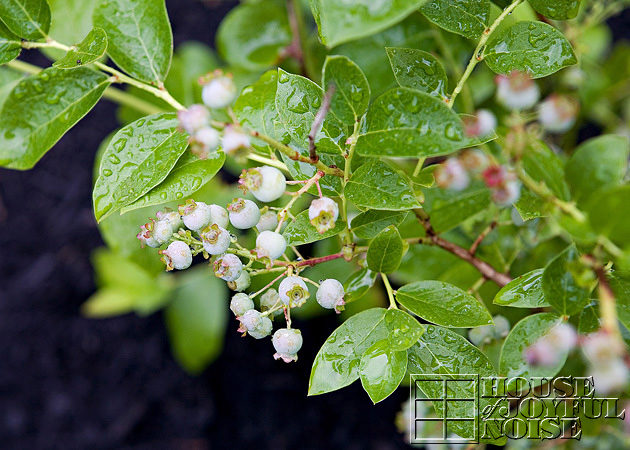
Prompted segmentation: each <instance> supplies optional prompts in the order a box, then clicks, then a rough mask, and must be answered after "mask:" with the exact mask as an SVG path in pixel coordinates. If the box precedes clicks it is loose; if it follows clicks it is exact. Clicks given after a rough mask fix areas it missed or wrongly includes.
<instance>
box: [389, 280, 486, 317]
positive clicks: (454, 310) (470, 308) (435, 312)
mask: <svg viewBox="0 0 630 450" xmlns="http://www.w3.org/2000/svg"><path fill="white" fill-rule="evenodd" d="M396 300H398V302H399V303H400V304H401V305H403V306H404V307H405V308H407V309H408V310H409V311H411V312H412V313H414V314H417V315H418V316H420V317H422V318H423V319H425V320H427V321H429V322H433V323H435V324H438V325H442V326H444V327H449V328H472V327H478V326H480V325H489V324H492V316H491V315H490V313H489V312H488V310H487V309H486V307H485V306H484V305H483V304H482V303H481V302H480V301H479V300H477V299H476V298H475V297H474V296H472V295H471V294H468V293H467V292H466V291H463V290H462V289H460V288H458V287H456V286H453V285H452V284H449V283H444V282H443V281H433V280H427V281H416V282H414V283H410V284H406V285H404V286H403V287H401V288H400V289H398V290H397V291H396Z"/></svg>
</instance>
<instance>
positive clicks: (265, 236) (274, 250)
mask: <svg viewBox="0 0 630 450" xmlns="http://www.w3.org/2000/svg"><path fill="white" fill-rule="evenodd" d="M286 249H287V240H286V239H285V238H284V236H282V235H281V234H280V233H276V232H275V231H263V232H262V233H260V234H259V235H258V237H257V238H256V255H257V256H258V257H259V258H269V259H270V260H272V261H273V260H275V259H278V258H280V257H281V256H282V255H283V254H284V252H285V250H286Z"/></svg>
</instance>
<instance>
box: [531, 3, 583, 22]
mask: <svg viewBox="0 0 630 450" xmlns="http://www.w3.org/2000/svg"><path fill="white" fill-rule="evenodd" d="M529 4H530V5H532V8H534V9H535V10H536V12H538V13H540V14H542V15H543V16H545V17H548V18H550V19H555V20H567V19H573V18H574V17H575V16H577V13H578V11H579V10H580V0H553V1H549V0H529Z"/></svg>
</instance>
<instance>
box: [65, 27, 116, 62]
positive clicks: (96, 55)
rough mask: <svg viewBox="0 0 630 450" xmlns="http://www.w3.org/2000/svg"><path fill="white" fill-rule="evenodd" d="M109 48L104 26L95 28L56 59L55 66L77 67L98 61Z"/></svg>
mask: <svg viewBox="0 0 630 450" xmlns="http://www.w3.org/2000/svg"><path fill="white" fill-rule="evenodd" d="M105 50H107V34H105V31H104V30H103V29H102V28H94V29H93V30H92V31H90V33H89V34H88V35H87V36H86V37H85V39H83V40H82V41H81V43H80V44H78V45H77V46H76V48H73V49H72V50H70V51H69V52H68V53H66V56H64V57H63V58H61V59H60V60H58V61H56V62H55V63H54V64H53V66H54V67H57V68H59V69H76V68H77V67H81V66H83V65H85V64H90V63H92V62H94V61H98V60H99V59H100V58H101V57H102V56H103V55H104V54H105Z"/></svg>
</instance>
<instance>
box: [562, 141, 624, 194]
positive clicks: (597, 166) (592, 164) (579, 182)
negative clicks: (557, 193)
mask: <svg viewBox="0 0 630 450" xmlns="http://www.w3.org/2000/svg"><path fill="white" fill-rule="evenodd" d="M629 156H630V145H629V144H628V138H627V137H625V136H620V135H614V134H609V135H604V136H599V137H596V138H593V139H589V140H588V141H586V142H584V143H583V144H581V145H580V146H579V147H578V148H577V149H576V150H575V152H574V153H573V155H572V156H571V158H570V159H569V161H568V162H567V165H566V167H565V170H566V180H567V183H568V184H569V187H570V188H571V193H572V194H573V197H574V198H575V200H576V201H578V202H580V201H584V202H586V201H587V200H588V198H589V197H590V196H591V194H593V193H594V192H595V191H596V190H598V189H603V188H607V187H610V186H615V185H617V184H620V183H621V182H622V181H623V178H624V176H625V174H626V172H627V170H628V164H627V162H628V157H629Z"/></svg>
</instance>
